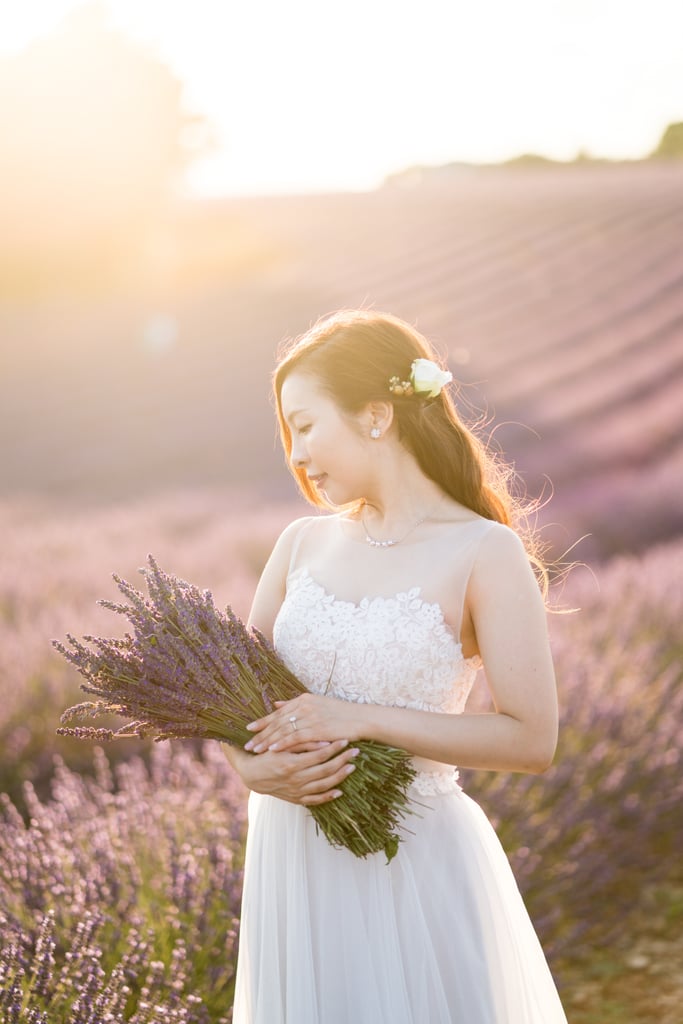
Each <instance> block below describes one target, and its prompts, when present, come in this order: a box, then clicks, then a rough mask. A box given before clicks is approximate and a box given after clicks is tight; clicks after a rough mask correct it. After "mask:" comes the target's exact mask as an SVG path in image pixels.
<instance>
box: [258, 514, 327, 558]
mask: <svg viewBox="0 0 683 1024" xmlns="http://www.w3.org/2000/svg"><path fill="white" fill-rule="evenodd" d="M333 519H337V514H333V513H324V514H318V515H313V516H299V517H298V518H297V519H293V520H292V521H291V523H288V524H287V526H285V528H284V530H283V531H282V533H281V534H280V536H279V537H278V539H277V541H276V542H275V548H274V551H273V553H277V555H278V556H279V557H281V558H283V559H286V561H287V562H288V563H290V562H291V561H293V558H294V556H295V554H296V551H297V549H298V547H299V545H300V544H301V541H302V540H303V538H304V536H306V535H307V534H308V533H309V532H311V531H314V530H325V529H327V528H328V527H329V522H330V520H333Z"/></svg>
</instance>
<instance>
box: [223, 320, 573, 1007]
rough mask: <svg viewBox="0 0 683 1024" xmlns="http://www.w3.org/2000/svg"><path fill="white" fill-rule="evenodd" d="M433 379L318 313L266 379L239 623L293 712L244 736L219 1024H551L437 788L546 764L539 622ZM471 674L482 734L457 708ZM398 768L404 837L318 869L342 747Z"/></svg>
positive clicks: (490, 857) (534, 597)
mask: <svg viewBox="0 0 683 1024" xmlns="http://www.w3.org/2000/svg"><path fill="white" fill-rule="evenodd" d="M450 379H451V377H450V374H449V373H447V372H445V371H443V370H441V369H440V368H439V367H438V365H437V364H436V363H435V362H434V354H433V352H432V350H431V349H430V347H429V345H428V344H427V342H426V341H425V339H424V338H422V337H421V336H420V335H419V334H418V333H417V332H416V331H415V330H414V329H412V328H411V327H410V326H409V325H408V324H406V323H403V322H402V321H401V320H398V319H397V318H395V317H391V316H388V315H380V314H376V313H371V312H354V311H351V312H342V313H338V314H335V315H334V316H332V317H329V318H327V319H325V320H323V321H322V322H320V323H318V324H317V325H316V326H315V327H313V328H312V329H311V330H310V331H309V332H308V333H307V334H305V335H304V336H303V337H302V338H301V339H300V340H299V342H298V343H297V344H295V345H294V346H293V347H292V348H291V349H290V351H289V353H288V354H287V355H286V356H285V358H284V359H283V360H282V361H281V362H280V364H279V366H278V368H277V371H276V373H275V396H276V401H277V411H278V418H279V422H280V430H281V436H282V442H283V445H284V449H285V452H286V455H287V458H288V461H289V465H290V467H291V469H292V472H293V474H294V476H295V478H296V480H297V482H298V484H299V487H300V489H301V490H302V492H303V493H304V495H305V496H306V497H307V498H308V499H309V501H311V502H312V503H313V504H314V505H317V506H321V507H323V508H326V509H328V510H329V509H330V508H333V509H337V510H338V511H336V512H334V513H333V514H328V515H325V516H315V517H307V518H303V519H299V520H297V521H295V522H294V523H292V524H291V525H290V526H289V527H288V528H287V529H286V530H285V531H284V532H283V534H282V536H281V537H280V539H279V540H278V542H277V544H276V545H275V548H274V550H273V553H272V555H271V557H270V559H269V561H268V563H267V565H266V567H265V569H264V572H263V575H262V577H261V580H260V583H259V585H258V588H257V591H256V595H255V598H254V603H253V608H252V612H251V622H252V623H253V624H254V625H256V626H257V627H258V628H259V629H260V630H262V631H263V632H264V633H265V634H266V635H268V636H272V637H273V640H274V643H275V646H276V648H277V649H278V651H279V653H280V655H281V656H282V658H283V659H284V660H285V662H286V663H287V664H288V665H289V667H290V668H291V669H292V670H293V671H294V672H295V673H296V674H297V675H298V676H299V678H300V679H301V680H302V681H303V682H305V683H306V685H307V686H308V688H309V690H310V693H306V694H304V695H302V696H301V697H298V698H297V699H296V700H293V701H289V702H287V703H285V704H283V705H281V706H280V707H278V708H277V710H275V711H274V712H273V713H272V714H270V715H268V716H267V717H265V718H263V719H261V720H260V721H258V722H254V723H252V726H251V728H252V731H253V733H254V736H253V738H252V739H251V740H250V741H249V742H248V743H247V744H246V750H245V751H231V752H230V755H229V756H230V757H231V760H232V763H233V765H234V767H235V768H236V769H237V770H238V771H239V773H240V775H241V776H242V778H243V780H244V782H245V783H246V785H247V786H248V787H250V789H251V790H253V792H252V795H251V796H250V801H249V835H248V841H247V852H246V865H245V879H244V894H243V904H242V921H241V938H240V953H239V960H238V971H237V983H236V995H235V1006H234V1018H233V1020H234V1024H456V1022H457V1024H503V1022H505V1024H560V1022H563V1024H566V1018H565V1016H564V1013H563V1011H562V1007H561V1005H560V1001H559V998H558V995H557V992H556V989H555V986H554V983H553V981H552V977H551V975H550V971H549V969H548V966H547V963H546V961H545V958H544V956H543V952H542V950H541V948H540V945H539V943H538V939H537V937H536V935H535V933H534V930H533V927H532V925H531V922H530V920H529V917H528V915H527V912H526V910H525V908H524V905H523V903H522V900H521V897H520V894H519V891H518V889H517V886H516V883H515V881H514V878H513V876H512V873H511V870H510V867H509V864H508V861H507V859H506V857H505V855H504V853H503V851H502V848H501V846H500V843H499V842H498V839H497V837H496V835H495V833H494V831H493V828H492V827H491V825H490V823H489V822H488V820H487V818H486V817H485V815H484V814H483V812H482V811H481V809H480V808H479V807H478V805H477V804H476V803H474V802H473V801H472V800H471V799H470V798H469V797H467V796H466V795H465V794H464V793H463V791H462V790H461V788H460V787H459V785H458V782H457V771H456V770H455V769H454V768H453V767H452V766H454V765H461V766H465V767H468V768H480V769H481V768H484V769H492V770H497V771H500V770H507V771H523V772H542V771H543V770H544V769H546V768H547V767H548V766H549V765H550V763H551V761H552V758H553V755H554V751H555V745H556V740H557V702H556V693H555V681H554V675H553V667H552V661H551V656H550V652H549V647H548V639H547V631H546V622H545V611H544V604H543V599H542V596H541V593H540V591H539V587H538V585H537V582H536V578H535V575H534V573H533V571H532V569H531V567H530V559H529V555H528V553H527V551H526V550H525V547H524V545H523V543H522V541H521V540H520V537H519V536H518V534H517V533H516V532H515V531H514V530H513V529H512V528H511V527H510V525H509V523H510V522H511V521H512V516H513V512H514V509H513V502H512V501H511V498H510V496H509V494H508V492H507V489H506V487H505V477H504V474H502V473H501V472H500V471H496V470H495V467H494V466H493V464H492V463H491V460H490V458H489V457H488V456H487V454H486V452H485V450H484V449H483V448H482V447H481V446H480V445H479V443H478V442H477V441H476V440H475V438H474V436H473V435H472V434H471V433H470V432H469V431H468V430H467V429H466V428H465V427H464V426H463V425H462V423H461V422H460V421H459V419H458V416H457V413H456V411H455V407H454V405H453V402H452V399H451V398H450V396H449V394H448V391H447V388H446V385H447V383H448V382H449V381H450ZM482 663H483V665H484V666H485V669H486V674H487V679H488V682H489V686H490V689H491V693H492V695H493V699H494V704H495V712H493V713H490V714H472V713H468V712H465V711H464V707H465V702H466V699H467V696H468V694H469V691H470V689H471V687H472V684H473V682H474V678H475V675H476V672H477V669H478V668H479V667H480V665H481V664H482ZM361 738H364V739H374V740H377V741H381V742H383V743H388V744H391V745H393V746H397V747H401V748H403V749H405V750H406V751H408V752H409V753H410V754H411V755H413V757H414V763H415V766H416V768H417V769H418V774H417V777H416V780H415V783H414V785H413V792H412V793H411V796H412V797H413V798H415V799H416V800H418V801H419V804H420V806H419V808H418V810H419V816H413V817H411V818H410V819H409V820H408V827H409V828H410V829H411V833H410V834H407V835H406V837H405V839H404V841H403V842H402V843H401V844H400V846H399V851H398V854H397V855H396V857H395V858H394V859H393V860H392V861H391V863H390V864H387V862H386V858H385V857H384V855H383V854H379V853H378V854H375V855H372V856H370V857H368V858H366V859H359V858H356V857H355V856H354V855H353V854H351V853H349V852H348V851H347V850H338V849H334V848H332V847H331V846H330V845H329V844H328V843H327V840H326V839H325V838H324V837H323V836H322V835H319V834H318V833H317V831H316V826H315V822H314V821H313V818H312V817H311V815H310V814H309V813H308V811H307V809H306V808H307V806H310V805H312V804H316V803H322V802H323V801H326V800H333V799H336V798H337V797H338V796H339V795H340V790H339V786H340V784H341V782H342V781H343V779H344V778H345V777H346V775H347V774H348V773H349V772H351V771H353V758H354V756H355V755H356V753H357V749H356V748H355V747H354V746H353V744H354V743H355V742H357V741H358V740H359V739H361Z"/></svg>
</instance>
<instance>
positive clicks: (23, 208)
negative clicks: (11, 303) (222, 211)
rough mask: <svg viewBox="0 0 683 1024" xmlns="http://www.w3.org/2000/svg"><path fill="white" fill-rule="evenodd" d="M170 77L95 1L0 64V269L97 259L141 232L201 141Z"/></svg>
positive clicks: (47, 268)
mask: <svg viewBox="0 0 683 1024" xmlns="http://www.w3.org/2000/svg"><path fill="white" fill-rule="evenodd" d="M204 127H205V125H204V122H203V120H202V119H201V118H198V117H193V116H191V115H189V114H187V113H185V112H184V110H183V106H182V87H181V83H180V82H179V81H178V79H176V78H175V77H174V75H173V74H172V73H171V72H170V71H169V69H168V67H167V66H166V65H165V64H164V63H163V62H162V61H161V60H160V59H159V58H158V57H156V56H155V55H154V54H153V53H152V52H150V51H149V49H147V48H145V46H143V45H142V44H140V43H137V42H135V41H134V40H132V39H130V38H128V37H127V36H125V35H124V34H123V33H120V32H117V31H115V30H113V29H112V28H110V27H109V26H108V25H107V22H106V10H105V8H104V7H103V6H102V5H101V4H99V3H98V4H89V5H87V6H85V7H81V8H79V9H77V10H76V11H75V12H73V13H72V14H70V15H69V16H68V17H67V18H65V19H64V21H63V22H62V23H61V24H60V25H59V26H58V27H57V29H55V31H54V32H52V33H51V34H50V35H47V36H43V37H41V38H37V39H36V40H35V41H33V42H32V43H31V44H30V45H29V46H28V47H27V48H26V49H25V50H23V51H22V52H20V53H19V54H17V55H14V56H10V57H6V58H4V59H2V60H1V61H0V224H1V225H2V229H1V230H0V270H1V271H3V273H4V274H5V275H6V274H7V273H10V275H12V274H13V275H14V276H15V277H16V276H21V275H22V274H24V275H28V276H29V277H38V278H40V277H41V276H44V275H45V274H52V273H61V272H63V271H64V270H65V268H67V269H68V268H71V269H78V268H83V267H84V266H86V265H87V266H88V267H91V266H92V263H93V262H94V263H95V264H98V263H99V264H100V265H108V264H110V263H111V262H112V261H113V262H116V260H117V259H119V260H120V258H121V255H122V254H123V253H125V252H127V251H130V249H131V247H132V246H133V247H134V246H135V245H136V244H137V242H139V240H140V238H141V237H143V236H144V234H145V231H146V228H147V227H148V226H149V224H150V223H151V222H152V221H153V220H154V218H155V217H156V216H157V215H158V213H159V211H160V209H162V208H163V205H164V203H165V202H166V200H167V198H168V196H169V193H170V191H171V189H172V186H173V184H174V183H175V182H177V180H178V179H179V177H180V176H181V174H182V172H183V170H184V169H185V168H186V166H187V164H188V162H189V161H190V160H191V159H192V158H193V156H194V155H195V153H196V150H197V149H199V148H201V147H202V145H203V143H204V134H203V128H204Z"/></svg>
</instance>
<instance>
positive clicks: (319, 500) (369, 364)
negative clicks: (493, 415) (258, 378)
mask: <svg viewBox="0 0 683 1024" xmlns="http://www.w3.org/2000/svg"><path fill="white" fill-rule="evenodd" d="M419 358H424V359H432V360H434V361H436V362H439V360H438V357H437V355H436V353H435V352H434V350H433V348H432V346H431V345H430V344H429V342H428V341H427V339H426V338H425V337H423V335H421V334H420V333H419V332H418V331H417V330H416V329H415V328H414V327H411V326H410V325H409V324H407V323H405V322H404V321H403V320H400V319H399V318H398V317H396V316H392V315H391V314H388V313H377V312H373V311H369V310H341V311H340V312H337V313H333V314H332V315H331V316H327V317H324V318H323V319H321V320H319V321H318V322H317V323H316V324H315V325H314V326H313V327H311V329H310V330H308V331H306V333H305V334H303V335H301V337H299V338H298V339H295V340H294V341H293V342H290V343H288V344H287V345H286V346H285V347H284V350H283V351H282V352H281V353H280V357H279V361H278V365H277V367H276V369H275V372H274V375H273V388H274V393H275V402H276V408H277V417H278V423H279V427H280V437H281V440H282V445H283V448H284V451H285V455H286V457H287V463H288V465H289V469H290V471H291V473H292V474H293V476H294V478H295V479H296V482H297V484H298V486H299V489H300V490H301V492H302V494H303V495H304V497H305V498H306V499H307V500H308V501H309V502H310V503H311V504H312V505H317V506H319V507H322V508H333V507H334V506H331V505H330V504H329V503H328V502H326V500H325V499H324V497H322V495H320V493H319V492H318V491H317V490H316V489H315V488H314V487H313V485H312V484H311V483H310V481H309V480H308V477H307V476H306V471H305V470H304V469H302V468H297V467H296V466H295V465H294V464H293V463H292V460H291V453H292V435H291V432H290V429H289V426H288V424H287V422H286V420H285V418H284V415H283V412H282V398H281V395H282V385H283V384H284V382H285V380H286V379H287V377H288V376H289V374H290V373H292V371H293V370H295V369H296V370H302V371H305V372H306V373H310V374H311V375H313V376H314V377H315V378H316V380H317V381H318V382H319V384H320V385H321V387H322V388H323V389H324V390H325V391H326V392H327V393H328V394H329V395H330V397H331V398H332V399H333V400H334V401H335V402H336V404H337V405H338V406H339V408H340V409H341V410H342V411H343V412H346V413H348V414H351V415H354V414H356V413H359V412H360V411H361V410H362V409H364V408H365V407H366V406H367V405H368V404H369V403H370V402H375V401H383V402H386V401H390V402H391V403H392V404H393V406H394V420H395V422H396V424H397V427H398V437H399V440H400V441H401V443H402V444H403V445H404V446H405V447H406V449H407V450H408V451H409V452H410V453H411V454H412V455H413V457H414V458H415V459H416V460H417V463H418V465H419V466H420V468H421V469H422V471H423V473H424V474H425V475H426V476H428V477H429V478H430V479H431V480H433V481H434V482H435V483H437V484H438V485H439V487H441V489H442V490H443V491H445V493H446V494H449V495H450V496H451V497H452V498H454V499H455V500H456V501H458V502H459V503H460V504H461V505H464V506H465V507H466V508H469V509H471V510H472V511H473V512H476V513H477V515H480V516H483V517H484V518H485V519H492V520H495V521H496V522H499V523H504V524H505V525H507V526H511V527H512V528H513V529H515V530H516V532H517V533H519V534H520V536H521V537H522V540H523V541H524V543H525V546H526V548H527V552H528V553H529V557H530V558H531V560H532V562H533V563H534V564H535V565H536V567H537V568H538V567H539V566H540V565H541V561H540V554H539V544H538V539H537V537H536V534H535V531H534V530H533V529H532V528H531V526H530V523H529V509H530V505H529V503H526V502H523V501H522V500H521V499H520V498H519V497H516V496H515V495H514V493H513V491H512V487H511V484H512V481H513V479H514V476H515V474H514V472H513V470H512V468H511V467H510V466H509V465H506V464H505V463H504V462H503V461H502V460H501V459H500V458H499V457H498V456H497V455H496V454H494V453H493V452H492V451H491V450H490V447H488V446H487V445H486V444H485V443H484V442H483V441H482V440H481V439H480V438H479V437H478V436H477V435H476V434H475V432H474V430H473V429H471V428H468V427H467V426H466V425H465V424H464V423H463V421H462V420H461V419H460V417H459V415H458V411H457V409H456V407H455V403H454V401H453V397H452V394H451V389H450V388H448V387H444V388H443V389H442V390H441V393H440V394H439V395H438V396H437V397H436V398H433V399H424V398H420V397H419V396H418V395H415V394H413V395H409V396H399V395H394V394H392V393H391V392H390V391H389V379H390V378H391V377H394V376H396V377H398V378H399V379H400V380H408V379H409V377H410V373H411V365H412V363H413V360H415V359H419Z"/></svg>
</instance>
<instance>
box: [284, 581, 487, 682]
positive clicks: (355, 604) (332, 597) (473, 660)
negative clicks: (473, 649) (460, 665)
mask: <svg viewBox="0 0 683 1024" xmlns="http://www.w3.org/2000/svg"><path fill="white" fill-rule="evenodd" d="M296 577H300V578H302V579H305V580H307V581H308V583H309V584H310V585H311V586H313V587H315V588H316V589H317V590H319V591H320V593H321V594H323V595H324V596H325V597H326V598H327V599H328V601H329V602H330V604H334V605H340V606H341V605H346V606H347V607H349V608H352V609H355V610H362V609H365V608H368V607H369V606H370V605H371V604H375V603H381V602H386V601H397V600H399V599H401V598H407V597H408V596H412V597H413V598H414V599H415V600H417V601H419V603H420V605H423V606H424V607H426V608H432V609H434V611H435V612H436V613H437V615H438V617H439V624H440V625H441V626H443V628H444V629H445V630H446V632H447V633H448V635H449V636H450V638H451V639H452V641H453V643H454V644H455V646H456V647H458V648H459V650H460V657H461V658H462V660H463V662H465V663H466V664H471V665H472V666H473V667H477V668H479V667H481V664H482V660H481V656H480V655H479V654H472V655H470V657H469V658H466V657H465V656H464V654H463V653H462V643H461V642H460V640H459V639H458V637H457V636H456V633H455V630H454V629H453V627H452V626H450V625H449V624H448V622H447V621H446V618H445V616H444V613H443V608H442V607H441V605H440V604H439V602H438V601H426V600H425V599H424V598H423V597H422V596H421V595H422V587H421V586H419V585H418V584H416V585H415V586H414V587H409V588H408V589H407V590H399V591H397V592H396V593H394V594H390V595H386V594H377V595H375V596H371V595H367V596H366V597H362V598H361V599H360V601H350V600H345V599H344V598H340V597H337V596H336V594H334V593H332V591H330V590H328V588H327V587H325V586H324V585H323V584H322V583H320V582H319V581H318V580H317V579H315V577H314V576H312V575H311V574H310V572H309V571H308V569H307V568H306V566H305V565H302V566H299V568H298V569H293V570H292V571H291V572H290V573H289V574H288V576H287V583H288V584H289V581H290V580H293V579H295V578H296Z"/></svg>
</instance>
